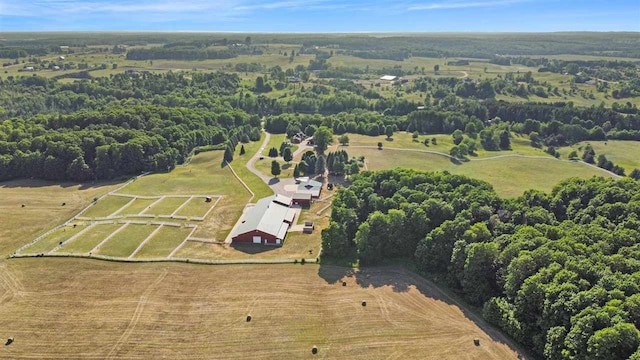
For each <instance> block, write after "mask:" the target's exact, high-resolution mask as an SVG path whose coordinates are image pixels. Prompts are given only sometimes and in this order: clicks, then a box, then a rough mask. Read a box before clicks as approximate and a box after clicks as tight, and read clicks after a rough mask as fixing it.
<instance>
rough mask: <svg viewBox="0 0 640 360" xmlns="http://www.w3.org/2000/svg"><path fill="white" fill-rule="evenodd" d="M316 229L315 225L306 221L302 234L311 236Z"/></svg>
mask: <svg viewBox="0 0 640 360" xmlns="http://www.w3.org/2000/svg"><path fill="white" fill-rule="evenodd" d="M314 229H315V226H314V225H313V222H312V221H305V223H304V227H303V228H302V232H303V233H305V234H311V233H312V232H313V230H314Z"/></svg>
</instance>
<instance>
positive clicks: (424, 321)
mask: <svg viewBox="0 0 640 360" xmlns="http://www.w3.org/2000/svg"><path fill="white" fill-rule="evenodd" d="M44 269H46V271H45V270H44ZM69 269H73V271H69ZM3 270H5V271H2V272H0V274H1V277H2V280H11V282H7V284H11V286H10V287H6V288H5V286H4V284H5V282H0V284H3V285H2V286H0V298H1V299H3V302H2V306H0V329H3V330H4V331H6V332H7V333H9V334H11V336H14V337H15V342H14V343H13V344H12V345H11V346H3V347H2V349H0V355H1V356H2V357H3V358H34V357H35V358H41V359H42V358H78V357H80V358H100V359H110V358H114V359H115V358H127V359H143V358H145V359H149V358H181V359H187V358H190V359H195V358H228V359H240V358H243V359H244V358H247V356H250V357H254V358H281V359H294V358H307V357H308V358H311V357H312V354H311V348H312V346H314V345H315V346H317V347H318V349H319V351H318V354H317V355H316V356H314V358H319V359H338V358H341V359H384V358H403V359H516V358H517V353H516V351H517V350H516V349H515V348H513V347H511V346H510V345H509V344H510V343H509V341H508V340H507V339H505V338H504V337H503V336H502V335H501V334H499V333H498V332H497V331H495V330H493V329H492V328H491V327H488V326H486V325H485V324H484V323H483V322H482V321H481V320H478V319H477V317H476V316H474V315H473V314H471V313H469V312H467V311H466V310H464V309H463V308H461V307H460V305H459V304H458V303H456V302H455V301H454V300H452V299H451V298H449V297H448V296H446V295H445V294H443V293H442V292H440V291H439V290H438V289H437V288H436V287H435V286H433V285H432V284H431V283H430V282H428V281H427V280H425V279H423V278H421V277H419V276H417V275H415V274H413V273H411V272H409V271H406V270H403V269H401V268H396V267H390V268H378V269H366V270H362V269H361V270H359V271H358V270H353V269H349V268H342V267H336V266H327V265H315V264H307V265H304V266H301V265H271V266H268V267H265V266H264V265H262V266H260V265H231V266H224V267H217V266H214V267H203V266H193V265H184V264H166V263H155V264H135V265H123V264H118V263H113V262H96V261H89V260H82V259H21V260H13V261H11V262H10V263H9V264H8V267H7V268H5V269H3ZM342 281H345V282H346V286H342ZM362 301H366V306H362V305H361V302H362ZM248 314H251V316H252V320H251V321H250V322H247V321H246V316H247V315H248ZM475 338H477V339H479V340H480V346H475V345H474V344H473V339H475Z"/></svg>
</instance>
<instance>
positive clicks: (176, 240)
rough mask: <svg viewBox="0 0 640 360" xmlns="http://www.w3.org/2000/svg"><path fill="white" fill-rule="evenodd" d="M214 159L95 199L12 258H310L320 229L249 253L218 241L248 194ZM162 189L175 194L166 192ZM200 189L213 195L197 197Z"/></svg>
mask: <svg viewBox="0 0 640 360" xmlns="http://www.w3.org/2000/svg"><path fill="white" fill-rule="evenodd" d="M221 155H222V154H221V153H220V152H206V153H201V154H198V155H196V156H194V158H193V160H192V161H191V163H190V164H189V165H186V166H184V167H180V168H178V169H176V170H174V171H172V172H170V173H158V174H152V175H147V176H142V177H138V178H136V179H134V180H132V181H131V182H129V183H128V184H126V186H124V187H120V188H119V189H117V190H116V191H112V192H109V193H108V194H106V195H105V196H103V197H100V198H99V199H98V198H96V199H95V200H94V201H93V202H92V203H91V205H90V206H89V207H87V208H86V209H84V210H83V211H81V212H80V213H78V214H77V215H76V216H74V217H73V218H72V219H71V220H70V221H68V222H67V223H65V224H63V225H62V226H59V227H57V228H54V229H53V230H52V231H50V232H47V233H44V234H43V235H42V236H40V237H38V238H36V241H34V242H32V243H28V244H27V245H25V246H23V247H21V248H20V249H19V250H18V251H17V252H16V253H15V254H14V256H19V257H24V256H72V257H95V258H100V259H112V260H126V261H154V260H155V261H166V260H171V259H174V260H175V259H177V260H186V259H193V260H200V261H209V260H222V261H225V260H242V259H244V260H248V259H252V258H257V259H302V258H304V257H308V258H315V257H317V256H318V254H319V253H320V232H319V231H316V232H315V234H312V235H308V236H307V235H302V234H300V235H296V234H295V233H292V234H291V236H290V238H291V242H290V243H288V242H287V246H284V247H278V248H269V249H255V247H242V246H240V247H234V246H230V245H229V244H228V243H225V240H226V237H227V235H228V233H229V231H230V230H231V228H232V227H233V225H234V224H235V222H236V220H237V219H238V217H239V216H240V212H241V211H242V209H243V208H244V206H245V204H246V203H247V201H249V200H250V194H249V193H248V191H247V190H246V189H244V188H243V185H242V184H241V183H240V182H239V181H238V179H236V178H235V176H234V175H233V174H232V173H231V171H230V169H229V167H228V166H227V167H224V168H220V167H219V166H220V165H219V164H220V163H221V162H222V156H221ZM214 166H216V167H218V168H217V169H214V168H213V167H214ZM252 175H253V174H252ZM245 176H247V175H246V174H245ZM168 191H176V192H177V194H167V193H166V192H168ZM203 191H211V192H212V193H210V194H202V192H203ZM258 191H260V190H258ZM323 206H326V204H325V205H323ZM314 209H315V208H314ZM314 211H315V210H314ZM318 218H320V219H325V220H326V217H318ZM257 253H258V254H257Z"/></svg>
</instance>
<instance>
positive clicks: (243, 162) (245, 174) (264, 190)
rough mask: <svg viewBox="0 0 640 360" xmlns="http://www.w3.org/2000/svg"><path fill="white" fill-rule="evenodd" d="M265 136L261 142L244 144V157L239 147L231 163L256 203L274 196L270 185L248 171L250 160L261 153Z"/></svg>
mask: <svg viewBox="0 0 640 360" xmlns="http://www.w3.org/2000/svg"><path fill="white" fill-rule="evenodd" d="M264 136H265V134H262V137H261V138H260V141H256V142H252V143H248V144H244V149H245V152H246V153H245V154H244V155H240V146H238V147H237V148H236V154H235V155H234V158H233V162H232V163H231V166H232V167H233V170H235V172H236V174H238V176H239V177H240V178H241V179H242V181H244V182H245V184H247V186H248V187H249V188H250V189H251V191H253V193H254V194H255V197H254V198H253V199H254V200H256V201H257V200H258V199H262V198H265V197H267V196H271V195H273V190H271V188H270V187H269V185H267V184H265V183H264V181H262V179H260V178H259V177H258V176H257V175H256V174H254V173H252V172H251V171H249V169H247V162H249V159H251V157H252V156H253V155H254V154H255V153H257V152H258V151H260V146H261V145H262V141H264ZM256 163H257V162H256ZM238 216H239V214H238Z"/></svg>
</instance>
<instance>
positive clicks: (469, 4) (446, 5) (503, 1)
mask: <svg viewBox="0 0 640 360" xmlns="http://www.w3.org/2000/svg"><path fill="white" fill-rule="evenodd" d="M526 1H529V0H493V1H449V2H440V3H430V4H416V5H411V6H409V8H408V10H441V9H466V8H474V7H492V6H506V5H511V4H516V3H522V2H526Z"/></svg>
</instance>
